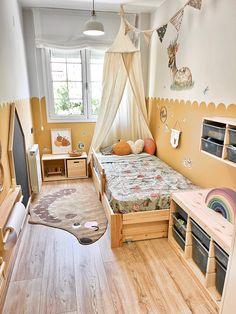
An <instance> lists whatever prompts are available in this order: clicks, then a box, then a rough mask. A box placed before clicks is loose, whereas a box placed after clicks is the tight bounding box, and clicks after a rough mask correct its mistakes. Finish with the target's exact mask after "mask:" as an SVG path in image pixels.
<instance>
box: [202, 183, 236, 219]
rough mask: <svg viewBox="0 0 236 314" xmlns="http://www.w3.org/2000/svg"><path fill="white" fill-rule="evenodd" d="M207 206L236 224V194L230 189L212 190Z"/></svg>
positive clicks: (207, 199)
mask: <svg viewBox="0 0 236 314" xmlns="http://www.w3.org/2000/svg"><path fill="white" fill-rule="evenodd" d="M205 202H206V205H207V206H208V207H209V208H211V209H213V210H214V211H216V212H217V213H220V214H221V215H222V216H223V217H224V218H225V219H227V220H228V221H229V222H231V223H234V220H235V218H234V216H235V214H236V192H235V191H234V190H232V189H229V188H219V189H213V190H211V191H210V192H209V193H208V194H207V196H206V200H205Z"/></svg>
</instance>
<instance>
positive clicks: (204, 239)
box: [191, 219, 210, 250]
mask: <svg viewBox="0 0 236 314" xmlns="http://www.w3.org/2000/svg"><path fill="white" fill-rule="evenodd" d="M191 224H192V233H193V234H194V235H195V237H196V238H197V239H198V240H199V241H200V242H201V243H202V244H203V245H204V246H205V248H207V249H208V250H209V247H210V236H209V235H208V234H207V233H206V232H205V231H204V230H203V229H202V228H201V227H200V226H199V225H198V224H197V223H196V222H195V221H194V220H193V219H191Z"/></svg>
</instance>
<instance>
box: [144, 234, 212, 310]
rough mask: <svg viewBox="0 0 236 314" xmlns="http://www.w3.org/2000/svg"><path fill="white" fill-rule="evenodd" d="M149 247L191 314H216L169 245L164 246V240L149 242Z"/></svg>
mask: <svg viewBox="0 0 236 314" xmlns="http://www.w3.org/2000/svg"><path fill="white" fill-rule="evenodd" d="M150 242H151V245H152V246H153V247H154V250H155V253H156V256H157V258H158V260H160V261H162V263H163V265H164V267H165V269H166V270H167V271H168V273H169V275H170V277H171V278H172V281H173V282H174V283H175V285H176V287H178V289H179V294H180V295H182V296H183V297H184V299H185V302H186V304H187V305H188V306H189V308H190V309H191V310H192V312H193V313H200V312H201V313H202V314H203V313H204V314H205V313H208V314H212V313H217V311H216V309H214V308H213V307H212V305H211V304H210V302H208V300H207V298H206V297H205V296H204V294H203V293H202V291H201V289H200V288H199V287H198V286H197V283H196V282H195V281H194V280H193V278H192V276H191V275H190V273H189V272H188V270H187V269H186V268H185V267H184V265H183V263H182V262H181V261H180V259H179V258H178V257H177V255H176V254H175V252H174V251H173V249H172V248H171V247H170V245H166V239H160V240H151V241H150ZM200 307H202V308H204V311H203V310H201V311H200V312H199V308H200Z"/></svg>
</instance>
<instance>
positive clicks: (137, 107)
mask: <svg viewBox="0 0 236 314" xmlns="http://www.w3.org/2000/svg"><path fill="white" fill-rule="evenodd" d="M148 137H149V138H152V134H151V132H150V130H149V128H148V123H147V110H146V103H145V94H144V84H143V77H142V66H141V56H140V51H139V49H138V48H136V47H135V46H134V44H133V43H132V41H131V40H130V37H129V35H127V34H126V29H125V21H124V17H123V14H121V24H120V29H119V32H118V35H117V37H116V39H115V41H114V42H113V44H112V46H111V47H110V48H109V49H108V50H107V52H106V53H105V59H104V67H103V90H102V97H101V107H100V112H99V115H98V119H97V123H96V127H95V131H94V136H93V139H92V145H91V147H93V148H94V149H95V151H97V150H98V149H99V148H100V147H102V146H107V145H111V144H113V143H115V142H116V141H118V140H119V139H120V138H124V139H127V140H137V139H138V138H142V139H145V138H148Z"/></svg>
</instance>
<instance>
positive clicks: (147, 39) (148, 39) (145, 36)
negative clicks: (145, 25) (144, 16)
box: [143, 30, 154, 45]
mask: <svg viewBox="0 0 236 314" xmlns="http://www.w3.org/2000/svg"><path fill="white" fill-rule="evenodd" d="M153 32H154V30H149V31H145V32H143V35H144V38H145V40H146V42H147V44H148V45H149V44H150V40H151V37H152V33H153Z"/></svg>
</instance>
